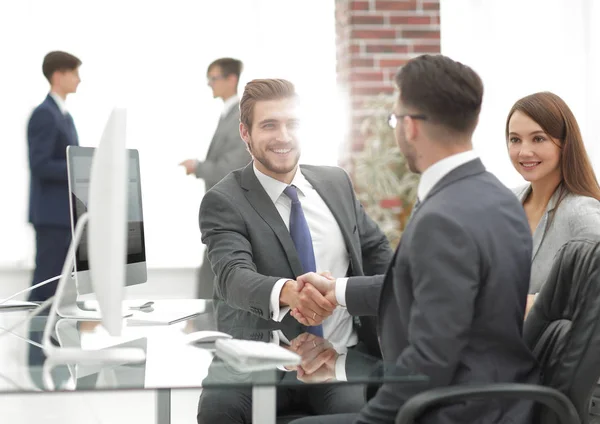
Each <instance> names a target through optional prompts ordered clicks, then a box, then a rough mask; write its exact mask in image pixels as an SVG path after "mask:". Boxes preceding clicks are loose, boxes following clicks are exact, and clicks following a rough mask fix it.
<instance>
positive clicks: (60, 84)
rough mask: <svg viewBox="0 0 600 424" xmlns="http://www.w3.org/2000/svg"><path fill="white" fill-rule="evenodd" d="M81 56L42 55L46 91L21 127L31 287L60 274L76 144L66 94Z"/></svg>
mask: <svg viewBox="0 0 600 424" xmlns="http://www.w3.org/2000/svg"><path fill="white" fill-rule="evenodd" d="M80 66H81V60H79V59H78V58H77V57H75V56H73V55H71V54H69V53H66V52H61V51H53V52H50V53H48V54H47V55H46V57H44V62H43V64H42V71H43V73H44V76H45V77H46V79H47V80H48V82H49V83H50V93H49V94H48V95H47V96H46V98H45V99H44V101H43V102H42V103H41V104H40V105H39V106H38V107H36V108H35V110H34V111H33V113H32V115H31V117H30V118H29V123H28V125H27V143H28V147H29V169H30V192H29V222H30V223H31V224H33V227H34V229H35V247H36V254H35V271H34V273H33V280H32V285H35V284H37V283H40V282H42V281H45V280H47V279H49V278H52V277H54V276H57V275H59V274H60V273H61V271H62V267H63V264H64V262H65V258H66V255H67V252H68V249H69V244H70V243H71V229H70V222H71V221H70V214H69V185H68V181H67V160H66V150H67V146H77V145H79V140H78V137H77V131H76V129H75V124H74V123H73V118H72V117H71V115H70V114H69V112H68V111H67V108H66V99H67V96H68V95H69V94H71V93H75V92H76V91H77V86H78V85H79V83H80V81H81V80H80V78H79V67H80ZM56 286H57V281H53V282H52V283H50V284H46V285H43V286H40V287H39V288H36V289H34V290H32V291H31V293H30V295H29V300H31V301H44V300H46V299H48V298H50V297H52V296H53V295H54V292H55V291H56Z"/></svg>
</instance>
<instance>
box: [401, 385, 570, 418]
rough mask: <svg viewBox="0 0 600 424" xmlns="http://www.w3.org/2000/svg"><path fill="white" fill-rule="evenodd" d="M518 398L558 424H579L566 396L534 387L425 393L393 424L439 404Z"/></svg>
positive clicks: (474, 387)
mask: <svg viewBox="0 0 600 424" xmlns="http://www.w3.org/2000/svg"><path fill="white" fill-rule="evenodd" d="M498 397H504V398H520V399H527V400H533V401H536V402H540V403H542V404H544V405H545V406H547V407H548V408H550V409H551V410H552V411H554V412H555V413H556V414H557V415H558V417H559V422H560V423H562V424H580V423H581V421H580V418H579V414H578V413H577V410H576V409H575V406H573V404H572V403H571V401H570V400H569V398H568V397H566V396H565V395H564V394H562V393H561V392H559V391H558V390H555V389H553V388H551V387H546V386H538V385H535V384H517V383H512V384H511V383H506V384H480V385H468V386H453V387H442V388H438V389H432V390H427V391H426V392H423V393H419V394H418V395H416V396H414V397H412V398H410V399H409V400H408V401H407V402H406V403H405V404H404V405H403V406H402V408H400V411H399V412H398V415H396V424H414V423H415V420H417V419H418V418H419V417H420V416H421V415H422V414H423V413H424V412H425V411H426V410H427V409H429V408H431V407H432V406H434V405H437V404H440V403H454V402H460V401H463V400H467V399H486V398H494V399H496V398H498Z"/></svg>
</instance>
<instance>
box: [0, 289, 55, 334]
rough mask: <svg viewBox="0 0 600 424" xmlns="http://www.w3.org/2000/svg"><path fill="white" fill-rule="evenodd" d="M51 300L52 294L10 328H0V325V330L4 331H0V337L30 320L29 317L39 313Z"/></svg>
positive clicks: (52, 298)
mask: <svg viewBox="0 0 600 424" xmlns="http://www.w3.org/2000/svg"><path fill="white" fill-rule="evenodd" d="M53 300H54V296H52V297H51V298H49V299H46V300H45V301H44V302H43V303H42V304H40V306H38V307H37V308H35V309H34V310H33V311H32V312H31V313H29V314H28V315H27V316H26V317H25V318H23V319H22V320H21V321H19V322H17V323H16V324H15V325H13V326H12V327H10V328H1V327H0V330H2V331H4V332H3V333H0V337H3V336H5V335H7V334H10V333H12V332H13V331H14V330H15V329H16V328H17V327H20V326H21V325H23V324H25V323H26V322H28V321H29V320H31V318H33V317H35V316H36V315H39V314H40V312H42V311H43V310H44V309H46V308H47V307H48V306H50V304H51V303H52V301H53Z"/></svg>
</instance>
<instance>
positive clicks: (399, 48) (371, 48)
mask: <svg viewBox="0 0 600 424" xmlns="http://www.w3.org/2000/svg"><path fill="white" fill-rule="evenodd" d="M409 50H410V48H409V46H407V45H405V44H372V45H369V44H367V45H366V51H367V53H409Z"/></svg>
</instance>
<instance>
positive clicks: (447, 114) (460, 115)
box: [396, 54, 483, 134]
mask: <svg viewBox="0 0 600 424" xmlns="http://www.w3.org/2000/svg"><path fill="white" fill-rule="evenodd" d="M396 85H397V86H398V88H399V89H400V100H401V101H402V103H404V105H406V106H407V107H411V108H414V109H416V110H417V111H419V112H420V113H422V114H423V115H425V116H426V117H427V120H428V121H431V122H432V123H434V124H438V125H442V126H443V127H444V128H446V129H448V130H451V131H453V132H457V133H461V134H466V133H468V134H470V133H472V132H473V131H474V130H475V127H476V126H477V119H478V117H479V112H480V110H481V102H482V98H483V82H482V81H481V78H479V75H477V73H475V71H473V69H471V68H469V67H468V66H466V65H463V64H462V63H460V62H456V61H454V60H452V59H450V58H449V57H446V56H443V55H427V54H425V55H422V56H419V57H416V58H414V59H411V60H409V61H408V62H407V63H406V65H404V66H403V67H402V68H401V69H400V71H399V72H398V73H397V74H396Z"/></svg>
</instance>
